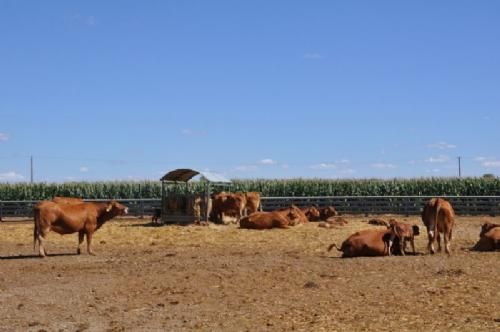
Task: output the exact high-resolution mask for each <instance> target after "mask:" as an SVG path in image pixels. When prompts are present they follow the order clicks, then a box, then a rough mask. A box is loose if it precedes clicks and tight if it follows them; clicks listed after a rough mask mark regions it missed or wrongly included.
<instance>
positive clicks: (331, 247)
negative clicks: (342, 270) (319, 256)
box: [328, 243, 342, 251]
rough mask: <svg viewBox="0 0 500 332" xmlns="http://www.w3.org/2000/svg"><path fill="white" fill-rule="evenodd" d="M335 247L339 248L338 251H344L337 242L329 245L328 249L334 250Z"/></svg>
mask: <svg viewBox="0 0 500 332" xmlns="http://www.w3.org/2000/svg"><path fill="white" fill-rule="evenodd" d="M333 248H335V249H337V250H338V251H342V250H341V249H340V248H339V247H337V245H336V244H335V243H332V244H331V245H330V246H329V247H328V251H330V250H332V249H333Z"/></svg>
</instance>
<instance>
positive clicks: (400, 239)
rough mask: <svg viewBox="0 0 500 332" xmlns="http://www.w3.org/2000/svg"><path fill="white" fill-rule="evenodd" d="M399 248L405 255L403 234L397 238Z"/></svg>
mask: <svg viewBox="0 0 500 332" xmlns="http://www.w3.org/2000/svg"><path fill="white" fill-rule="evenodd" d="M399 249H400V250H401V255H403V256H405V249H406V240H405V237H404V236H401V237H400V238H399Z"/></svg>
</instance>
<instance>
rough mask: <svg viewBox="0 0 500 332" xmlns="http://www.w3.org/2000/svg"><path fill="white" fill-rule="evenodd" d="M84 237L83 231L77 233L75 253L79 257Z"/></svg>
mask: <svg viewBox="0 0 500 332" xmlns="http://www.w3.org/2000/svg"><path fill="white" fill-rule="evenodd" d="M84 237H85V232H84V231H79V232H78V248H76V253H77V254H78V255H80V253H81V250H80V247H81V245H82V243H83V239H84Z"/></svg>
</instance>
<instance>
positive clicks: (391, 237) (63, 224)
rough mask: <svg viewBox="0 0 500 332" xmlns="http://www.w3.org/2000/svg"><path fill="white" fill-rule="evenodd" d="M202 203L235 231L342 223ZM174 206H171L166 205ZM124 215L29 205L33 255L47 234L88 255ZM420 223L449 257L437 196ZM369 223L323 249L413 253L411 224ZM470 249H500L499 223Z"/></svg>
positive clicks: (322, 213) (72, 205) (301, 213)
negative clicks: (101, 233) (104, 229)
mask: <svg viewBox="0 0 500 332" xmlns="http://www.w3.org/2000/svg"><path fill="white" fill-rule="evenodd" d="M203 204H204V203H203V200H202V199H201V198H200V197H194V198H192V199H191V200H190V203H189V206H190V208H191V209H192V212H193V215H194V216H195V217H196V218H197V222H201V215H202V214H201V212H202V211H203V210H204V209H205V208H208V209H209V210H208V211H209V216H210V220H211V221H214V222H222V223H228V222H234V223H239V225H240V228H247V229H271V228H290V227H292V226H296V225H299V224H304V223H308V222H310V221H321V222H320V223H319V226H322V227H332V226H342V225H344V224H345V223H347V221H346V220H345V219H343V218H342V217H338V216H337V215H338V214H337V211H336V210H335V208H334V207H332V206H329V207H323V208H319V207H317V206H315V205H313V206H310V207H307V208H298V207H297V206H295V205H291V206H290V207H287V208H282V209H278V210H275V211H272V212H263V211H262V206H261V201H260V194H259V193H257V192H250V193H219V194H215V195H212V197H211V199H210V200H209V204H208V205H209V206H207V207H205V206H203ZM175 207H176V206H174V205H173V204H172V206H169V208H175ZM177 207H178V206H177ZM157 212H158V211H157ZM127 213H128V208H127V207H126V206H124V205H122V204H120V203H118V202H116V201H114V200H112V201H109V202H99V203H97V202H84V201H83V200H82V199H80V198H70V197H55V198H53V199H52V200H50V201H40V202H38V203H37V204H36V205H35V207H34V231H33V239H34V248H36V244H37V243H38V248H39V255H40V256H41V257H44V256H46V254H47V252H46V250H45V248H44V241H45V238H46V236H47V234H48V233H49V232H50V231H54V232H56V233H59V234H70V233H78V247H77V253H78V254H80V252H81V250H80V246H81V244H82V243H83V240H84V238H85V237H86V239H87V252H88V253H89V254H90V255H94V252H93V251H92V247H91V244H92V235H93V233H94V232H95V231H96V230H97V229H99V228H100V227H101V226H102V225H103V224H104V223H105V222H106V221H108V220H110V219H112V218H114V217H116V216H122V215H126V214H127ZM158 217H159V216H158V213H155V215H154V216H153V220H155V219H158ZM422 221H423V223H424V225H425V226H426V228H427V236H428V244H427V249H428V251H429V252H430V253H431V254H434V253H435V251H436V250H435V247H434V245H435V243H436V242H437V246H438V251H441V237H442V238H443V240H444V249H445V252H446V253H447V254H448V255H449V254H450V253H451V251H450V243H451V240H452V233H453V227H454V225H455V213H454V211H453V207H452V206H451V204H450V203H449V202H448V201H446V200H444V199H442V198H433V199H431V200H429V201H428V202H427V204H426V205H425V206H424V209H423V212H422ZM370 224H378V225H385V226H386V227H385V228H383V229H381V228H370V229H365V230H362V231H359V232H356V233H354V234H352V235H351V236H349V237H348V238H347V239H346V240H345V241H344V242H343V243H342V245H341V246H340V248H339V247H337V245H336V244H332V245H331V246H330V247H329V248H328V250H329V251H330V250H331V249H333V248H336V249H337V250H339V251H341V252H342V253H343V254H342V257H357V256H387V255H405V251H406V245H407V242H410V244H411V246H412V251H413V254H415V243H414V237H415V236H417V235H419V227H418V226H417V225H409V224H405V223H401V222H398V221H396V220H394V219H392V220H390V221H389V222H385V221H383V220H380V219H373V220H371V221H370ZM473 250H478V251H495V250H500V225H499V224H492V223H489V222H486V223H484V224H483V226H482V228H481V232H480V239H479V241H478V242H477V243H476V245H475V246H474V247H473Z"/></svg>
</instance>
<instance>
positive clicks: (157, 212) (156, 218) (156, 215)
mask: <svg viewBox="0 0 500 332" xmlns="http://www.w3.org/2000/svg"><path fill="white" fill-rule="evenodd" d="M160 222H161V209H160V208H155V209H153V216H152V217H151V224H153V225H159V224H160Z"/></svg>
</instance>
